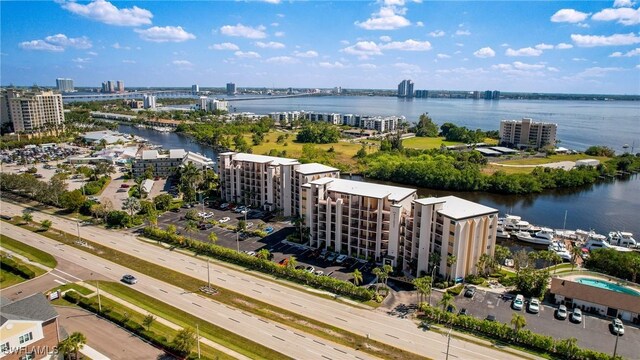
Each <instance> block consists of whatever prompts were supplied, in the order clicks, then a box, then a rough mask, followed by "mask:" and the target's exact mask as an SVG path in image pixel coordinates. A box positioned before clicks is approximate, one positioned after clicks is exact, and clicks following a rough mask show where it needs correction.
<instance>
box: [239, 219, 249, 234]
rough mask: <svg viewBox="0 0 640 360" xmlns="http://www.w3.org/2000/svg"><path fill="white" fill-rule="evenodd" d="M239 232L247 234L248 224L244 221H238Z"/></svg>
mask: <svg viewBox="0 0 640 360" xmlns="http://www.w3.org/2000/svg"><path fill="white" fill-rule="evenodd" d="M236 229H237V231H238V232H245V231H246V230H247V222H246V221H244V220H240V221H238V226H237V227H236Z"/></svg>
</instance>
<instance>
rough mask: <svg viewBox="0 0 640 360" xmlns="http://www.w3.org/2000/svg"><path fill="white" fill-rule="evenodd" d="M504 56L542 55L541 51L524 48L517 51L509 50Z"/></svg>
mask: <svg viewBox="0 0 640 360" xmlns="http://www.w3.org/2000/svg"><path fill="white" fill-rule="evenodd" d="M505 55H507V56H540V55H542V50H539V49H534V48H532V47H526V48H522V49H518V50H513V49H511V48H509V49H507V51H506V52H505Z"/></svg>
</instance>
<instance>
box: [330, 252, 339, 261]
mask: <svg viewBox="0 0 640 360" xmlns="http://www.w3.org/2000/svg"><path fill="white" fill-rule="evenodd" d="M337 256H338V254H336V253H329V255H328V256H327V261H328V262H330V263H332V262H333V261H334V260H335V259H336V257H337Z"/></svg>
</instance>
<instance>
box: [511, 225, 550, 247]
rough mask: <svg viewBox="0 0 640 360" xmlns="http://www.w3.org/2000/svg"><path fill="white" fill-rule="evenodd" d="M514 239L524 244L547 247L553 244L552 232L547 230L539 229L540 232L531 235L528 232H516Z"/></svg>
mask: <svg viewBox="0 0 640 360" xmlns="http://www.w3.org/2000/svg"><path fill="white" fill-rule="evenodd" d="M515 237H516V238H517V239H518V240H520V241H524V242H528V243H532V244H538V245H549V244H551V243H552V242H553V239H554V232H553V230H552V229H549V228H541V229H540V231H538V232H536V233H535V234H533V235H531V233H530V232H528V231H522V230H521V231H518V232H517V233H515Z"/></svg>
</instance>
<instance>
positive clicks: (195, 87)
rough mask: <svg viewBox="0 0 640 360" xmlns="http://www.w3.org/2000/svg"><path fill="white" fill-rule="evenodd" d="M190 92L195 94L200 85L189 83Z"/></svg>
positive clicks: (198, 90)
mask: <svg viewBox="0 0 640 360" xmlns="http://www.w3.org/2000/svg"><path fill="white" fill-rule="evenodd" d="M191 92H192V93H194V94H197V93H199V92H200V86H198V84H194V85H191Z"/></svg>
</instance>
